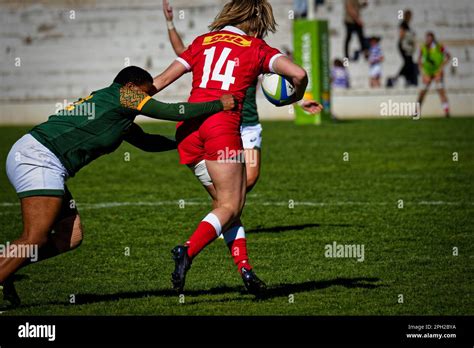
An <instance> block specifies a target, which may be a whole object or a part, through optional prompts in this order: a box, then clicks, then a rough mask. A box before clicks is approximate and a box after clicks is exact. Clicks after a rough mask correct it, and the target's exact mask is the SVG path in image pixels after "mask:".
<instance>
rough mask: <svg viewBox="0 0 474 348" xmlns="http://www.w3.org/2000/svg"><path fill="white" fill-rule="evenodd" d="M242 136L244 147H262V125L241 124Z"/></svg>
mask: <svg viewBox="0 0 474 348" xmlns="http://www.w3.org/2000/svg"><path fill="white" fill-rule="evenodd" d="M240 136H241V137H242V143H243V144H244V149H260V148H261V147H262V125H261V124H260V123H259V124H256V125H255V126H241V127H240Z"/></svg>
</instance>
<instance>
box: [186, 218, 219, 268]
mask: <svg viewBox="0 0 474 348" xmlns="http://www.w3.org/2000/svg"><path fill="white" fill-rule="evenodd" d="M220 232H221V225H220V222H219V219H217V216H215V215H214V214H212V213H210V214H208V215H207V216H206V217H205V218H204V219H203V220H202V221H201V222H200V223H199V225H198V227H197V229H196V231H194V233H193V234H192V235H191V237H190V238H189V240H188V241H187V242H186V243H185V245H186V246H188V256H189V257H190V258H191V259H193V258H194V257H195V256H196V255H197V254H199V253H200V252H201V250H202V249H204V248H205V247H206V246H207V245H208V244H210V243H211V242H212V241H213V240H214V239H216V238H217V236H218V235H219V234H220Z"/></svg>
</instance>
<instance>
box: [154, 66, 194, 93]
mask: <svg viewBox="0 0 474 348" xmlns="http://www.w3.org/2000/svg"><path fill="white" fill-rule="evenodd" d="M187 72H188V70H187V69H186V67H185V66H184V65H183V64H182V63H180V62H178V61H176V60H175V61H174V62H173V63H171V64H170V66H168V67H167V68H166V70H165V71H163V72H162V73H161V74H159V75H158V76H156V77H155V78H154V79H153V85H154V86H155V88H156V93H158V92H159V91H161V90H163V89H164V88H166V87H168V86H169V85H170V84H172V83H173V82H174V81H176V80H177V79H179V78H180V77H181V76H183V75H184V74H185V73H187Z"/></svg>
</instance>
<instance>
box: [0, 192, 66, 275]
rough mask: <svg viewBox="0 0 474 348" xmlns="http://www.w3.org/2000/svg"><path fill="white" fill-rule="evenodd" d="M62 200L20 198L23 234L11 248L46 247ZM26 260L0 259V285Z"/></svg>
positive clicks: (57, 198)
mask: <svg viewBox="0 0 474 348" xmlns="http://www.w3.org/2000/svg"><path fill="white" fill-rule="evenodd" d="M62 200H63V199H62V197H46V196H37V197H25V198H22V199H21V211H22V215H23V233H22V235H21V236H20V238H19V239H17V240H15V241H13V242H12V243H11V247H15V246H19V245H29V246H34V245H37V246H38V248H41V247H43V246H44V245H46V244H47V242H48V234H49V232H50V231H51V229H52V227H53V225H54V222H55V221H56V219H57V217H58V215H59V213H60V211H61V204H62ZM26 260H27V258H24V257H2V258H0V283H3V282H4V281H5V280H6V279H7V278H8V277H9V276H10V275H12V274H13V273H15V272H16V271H17V270H18V269H19V268H20V267H21V266H22V264H23V263H24V262H25V261H26Z"/></svg>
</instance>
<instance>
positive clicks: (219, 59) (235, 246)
mask: <svg viewBox="0 0 474 348" xmlns="http://www.w3.org/2000/svg"><path fill="white" fill-rule="evenodd" d="M275 27H276V23H275V19H274V17H273V11H272V8H271V5H270V4H269V3H268V1H267V0H233V1H231V2H229V3H227V4H226V5H225V6H224V8H223V9H222V11H221V12H220V14H219V15H218V16H217V17H216V19H215V20H214V22H213V23H212V24H211V25H210V29H211V32H210V33H207V34H205V35H201V36H199V37H198V38H196V39H195V40H194V41H193V43H192V44H191V45H190V46H189V47H188V49H187V50H185V51H184V52H183V53H182V54H181V55H180V56H179V57H178V58H177V59H176V61H175V62H173V63H172V64H171V65H170V66H169V67H168V68H167V69H166V70H165V71H164V72H163V73H162V74H160V75H158V76H157V77H155V79H154V85H155V87H156V88H157V90H158V91H160V90H162V89H163V88H165V87H166V86H168V85H169V84H170V83H172V82H174V81H175V80H176V79H178V78H179V77H181V76H182V75H183V74H185V73H186V72H189V71H191V72H192V73H193V83H192V87H193V88H192V91H191V96H190V98H189V101H190V102H195V101H200V102H202V101H207V100H212V99H215V98H216V97H219V96H221V95H222V94H224V93H232V94H233V95H234V96H235V97H236V99H237V101H238V102H239V105H238V107H237V108H236V110H231V111H226V112H220V113H217V114H215V115H212V116H210V117H209V118H207V119H201V118H196V119H195V120H189V121H188V120H187V121H185V122H180V123H178V125H177V130H176V140H177V142H178V152H179V156H180V162H181V163H182V164H186V165H188V166H189V167H190V168H191V169H192V170H193V171H194V173H195V175H196V177H197V178H198V179H199V180H200V182H201V183H202V184H203V186H204V187H205V188H206V190H207V191H208V193H209V194H210V195H211V197H212V198H213V207H214V209H213V210H212V211H211V212H210V213H209V214H208V215H206V216H205V217H204V219H203V220H202V221H201V222H200V223H199V225H198V227H197V229H196V230H195V231H194V233H193V234H192V235H191V237H190V238H189V239H188V241H187V242H186V243H185V244H184V245H178V246H177V247H175V248H174V249H173V250H172V254H173V258H174V261H175V270H174V272H173V273H172V283H173V287H174V288H175V289H176V290H178V291H180V292H181V291H182V290H183V289H184V285H185V277H186V273H187V271H188V270H189V268H190V266H191V263H192V260H193V259H194V257H196V255H197V254H198V253H199V252H200V251H201V250H202V249H204V248H205V247H206V245H208V244H209V243H211V242H212V241H213V240H215V239H216V238H217V237H218V236H219V235H220V234H222V233H224V238H225V239H226V241H229V242H228V245H229V248H230V249H231V251H232V254H233V256H234V262H235V263H236V264H237V267H238V270H239V272H240V273H241V275H242V279H243V281H244V284H245V286H246V288H247V290H248V291H249V292H250V293H253V294H259V293H260V292H261V291H262V290H264V289H265V284H264V283H263V282H262V281H261V280H260V279H259V278H258V277H257V276H256V275H255V273H254V272H253V270H252V267H251V265H250V263H249V260H248V255H247V246H246V239H245V232H244V228H243V226H242V223H241V221H240V215H241V213H242V209H243V207H244V203H245V193H246V172H245V164H244V156H243V147H242V140H241V137H240V125H241V111H242V101H243V100H244V97H245V93H246V90H247V89H248V88H249V87H250V86H252V84H253V83H254V81H255V79H256V78H257V76H258V75H260V74H262V73H268V72H272V73H277V74H280V75H283V76H285V77H287V78H288V79H289V80H290V81H291V82H292V83H293V85H294V87H295V90H296V92H295V93H294V95H293V97H292V99H290V100H288V102H287V103H285V104H284V105H289V104H292V103H294V102H297V101H299V100H301V99H302V98H303V95H304V92H305V89H306V86H307V83H308V78H307V74H306V71H305V70H304V69H302V68H301V67H300V66H298V65H296V64H294V63H293V62H292V61H291V60H290V59H288V58H287V57H285V56H284V55H283V54H281V53H280V51H278V50H276V49H274V48H272V47H270V46H268V45H267V44H266V42H265V41H263V39H262V38H263V37H265V36H266V34H267V33H268V31H271V32H275ZM302 106H303V107H304V108H305V109H306V110H307V111H309V112H318V111H320V109H321V106H320V105H319V104H318V103H316V102H315V101H312V100H310V101H304V102H303V103H302Z"/></svg>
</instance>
